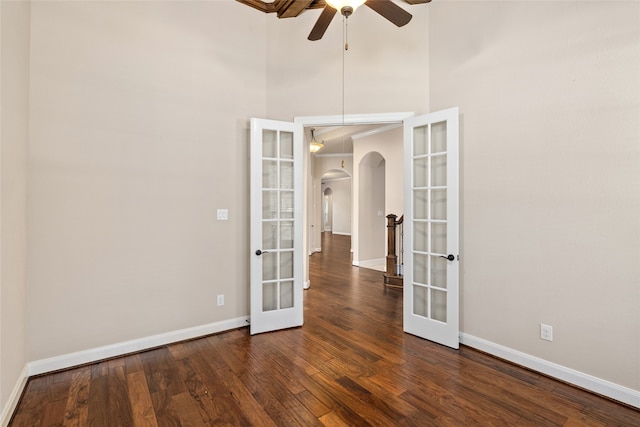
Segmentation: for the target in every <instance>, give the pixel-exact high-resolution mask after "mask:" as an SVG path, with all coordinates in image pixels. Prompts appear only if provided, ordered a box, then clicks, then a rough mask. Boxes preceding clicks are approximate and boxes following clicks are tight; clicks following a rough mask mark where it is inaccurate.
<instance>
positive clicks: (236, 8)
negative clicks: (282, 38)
mask: <svg viewBox="0 0 640 427" xmlns="http://www.w3.org/2000/svg"><path fill="white" fill-rule="evenodd" d="M31 18H32V22H31V29H32V38H31V58H32V63H31V76H30V78H31V103H30V112H31V128H30V130H31V141H30V149H29V183H30V191H29V197H28V203H29V205H28V206H29V207H28V225H29V231H28V243H29V248H30V251H29V259H28V295H27V297H28V307H29V309H28V313H27V315H28V359H29V360H39V359H43V358H47V357H51V356H56V355H61V354H68V353H71V352H74V351H80V350H84V349H90V348H94V347H99V346H103V345H109V344H113V343H119V342H122V341H126V340H132V339H138V338H141V337H147V336H151V335H154V334H160V333H166V332H169V331H175V330H180V329H183V328H189V327H193V326H199V325H204V324H208V323H213V322H218V321H223V320H227V319H233V318H238V317H241V316H246V315H247V314H248V304H249V297H248V274H247V272H248V262H249V261H248V256H247V254H248V251H247V248H248V235H247V230H248V212H249V209H248V208H249V206H248V203H249V202H248V170H249V169H248V164H249V158H248V156H249V154H248V124H249V118H250V117H252V116H256V117H265V116H266V115H267V114H266V108H265V107H266V89H265V82H266V80H265V75H266V69H265V64H266V41H265V38H264V37H263V36H262V35H263V34H265V32H266V17H265V15H264V14H262V13H259V12H257V11H255V10H253V9H251V8H248V7H246V6H243V5H241V4H238V3H236V2H36V3H34V4H33V9H32V14H31ZM256 35H257V36H256ZM217 208H226V209H228V210H229V220H228V221H216V209H217ZM218 294H225V305H224V306H223V307H217V306H216V303H215V301H216V295H218Z"/></svg>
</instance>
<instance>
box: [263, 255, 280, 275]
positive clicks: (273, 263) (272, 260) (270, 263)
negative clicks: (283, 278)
mask: <svg viewBox="0 0 640 427" xmlns="http://www.w3.org/2000/svg"><path fill="white" fill-rule="evenodd" d="M277 255H278V254H277V253H276V252H269V253H264V252H263V253H262V255H261V256H262V280H275V279H277V277H278V256H277Z"/></svg>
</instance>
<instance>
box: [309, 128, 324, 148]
mask: <svg viewBox="0 0 640 427" xmlns="http://www.w3.org/2000/svg"><path fill="white" fill-rule="evenodd" d="M315 131H316V130H315V129H313V128H312V129H311V142H310V143H309V151H311V152H312V153H317V152H318V151H319V150H320V149H321V148H322V147H324V143H323V142H319V141H318V140H317V139H316V135H315V133H314V132H315Z"/></svg>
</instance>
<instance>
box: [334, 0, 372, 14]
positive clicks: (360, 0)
mask: <svg viewBox="0 0 640 427" xmlns="http://www.w3.org/2000/svg"><path fill="white" fill-rule="evenodd" d="M364 2H365V0H325V3H327V4H328V5H329V6H331V7H332V8H334V9H335V10H337V11H338V12H340V13H341V14H342V15H343V16H347V17H348V16H349V15H351V14H352V13H353V12H355V10H356V9H357V8H358V7H359V6H362V5H363V4H364Z"/></svg>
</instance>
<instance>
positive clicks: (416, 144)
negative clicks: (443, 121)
mask: <svg viewBox="0 0 640 427" xmlns="http://www.w3.org/2000/svg"><path fill="white" fill-rule="evenodd" d="M428 150H429V126H420V127H417V128H415V129H414V130H413V155H414V156H422V155H425V154H429V151H428Z"/></svg>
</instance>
